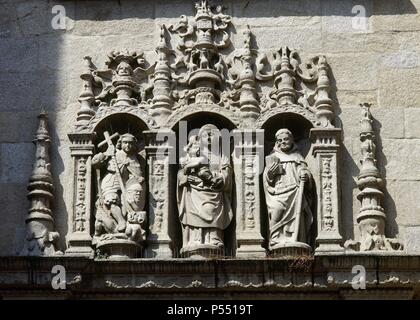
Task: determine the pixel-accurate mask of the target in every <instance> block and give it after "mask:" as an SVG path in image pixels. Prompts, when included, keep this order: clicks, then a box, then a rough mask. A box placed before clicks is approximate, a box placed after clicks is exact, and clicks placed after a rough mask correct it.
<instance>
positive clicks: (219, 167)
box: [177, 156, 233, 230]
mask: <svg viewBox="0 0 420 320" xmlns="http://www.w3.org/2000/svg"><path fill="white" fill-rule="evenodd" d="M181 166H182V165H181ZM197 171H199V170H194V171H192V172H190V173H186V172H185V170H184V169H183V168H181V169H180V170H179V172H178V182H177V185H178V189H177V200H178V211H179V218H180V221H181V223H182V224H183V225H184V226H187V227H193V228H202V229H217V230H224V229H226V228H227V227H228V226H229V224H230V222H231V221H232V217H233V213H232V208H231V204H230V202H231V200H230V198H231V195H230V193H231V185H232V181H231V180H232V169H231V165H230V162H229V159H228V158H227V157H223V156H222V157H219V158H218V160H216V159H214V160H211V161H210V171H211V173H212V174H213V176H216V175H217V176H220V177H221V178H222V180H223V183H221V185H220V186H219V187H218V188H216V187H215V186H212V185H209V184H208V183H205V181H203V179H201V178H199V177H198V175H197ZM188 176H191V177H193V179H194V182H191V181H188Z"/></svg>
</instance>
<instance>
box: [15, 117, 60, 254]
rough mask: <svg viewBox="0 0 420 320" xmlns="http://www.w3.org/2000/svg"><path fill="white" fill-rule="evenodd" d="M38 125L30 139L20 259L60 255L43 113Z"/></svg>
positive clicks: (48, 139)
mask: <svg viewBox="0 0 420 320" xmlns="http://www.w3.org/2000/svg"><path fill="white" fill-rule="evenodd" d="M38 119H39V126H38V130H37V133H36V137H35V140H34V144H35V146H36V152H35V163H34V165H33V170H32V174H31V178H30V180H29V185H28V190H29V193H28V199H29V200H30V203H31V206H30V209H29V214H28V216H27V218H26V220H25V222H26V239H25V243H24V246H23V249H22V251H21V253H20V255H22V256H54V255H61V254H62V252H61V251H59V250H58V248H57V241H58V238H59V237H60V235H59V233H58V232H56V231H55V227H54V217H53V212H52V210H51V203H52V200H53V190H54V187H53V179H52V175H51V170H50V165H51V163H50V155H49V145H50V143H51V139H50V136H49V133H48V124H47V119H48V118H47V114H46V113H45V112H43V113H41V114H40V115H39V116H38Z"/></svg>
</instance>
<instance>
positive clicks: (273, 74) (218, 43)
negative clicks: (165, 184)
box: [76, 1, 333, 131]
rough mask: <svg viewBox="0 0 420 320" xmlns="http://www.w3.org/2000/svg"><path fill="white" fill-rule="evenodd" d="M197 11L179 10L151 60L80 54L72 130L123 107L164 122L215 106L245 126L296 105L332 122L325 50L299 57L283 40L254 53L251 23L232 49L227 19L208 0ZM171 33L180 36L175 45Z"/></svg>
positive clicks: (132, 54)
mask: <svg viewBox="0 0 420 320" xmlns="http://www.w3.org/2000/svg"><path fill="white" fill-rule="evenodd" d="M196 9H197V11H196V15H195V16H194V17H187V16H181V18H180V21H179V22H178V23H177V24H175V25H170V26H169V27H168V28H166V26H164V25H162V26H161V30H160V41H159V43H158V44H157V46H156V61H155V62H148V61H146V59H145V58H144V54H143V53H142V52H141V51H140V50H127V49H122V50H114V51H112V52H110V53H109V54H108V60H107V62H106V68H105V69H103V70H100V69H98V68H97V67H96V66H95V65H94V64H93V63H92V61H91V58H90V57H85V65H84V71H83V73H82V75H81V78H82V80H83V86H82V92H81V94H80V96H79V101H80V104H81V107H80V110H79V112H78V118H77V120H78V121H77V124H76V129H77V130H82V131H83V130H88V131H89V130H92V129H93V123H97V122H98V121H99V119H102V118H103V117H105V116H107V115H108V114H111V113H113V112H127V108H128V109H130V112H131V113H134V114H138V115H139V116H141V118H142V119H145V121H146V122H148V124H150V125H151V126H153V125H155V126H156V124H157V126H166V123H167V119H168V117H170V115H171V114H173V113H174V111H175V110H177V109H183V108H188V107H189V106H190V105H191V104H201V105H211V104H213V105H214V104H218V105H219V106H220V107H222V108H223V109H227V110H230V111H233V112H235V113H238V114H240V117H241V122H243V123H247V124H249V121H251V122H250V123H253V122H254V121H256V120H257V119H258V118H260V117H261V116H262V115H263V114H264V113H265V112H267V111H269V110H270V109H272V108H276V107H280V109H281V108H285V107H289V108H290V107H291V106H293V110H291V111H292V112H294V110H300V112H299V113H300V114H302V115H303V116H304V117H306V118H312V117H315V118H316V119H317V121H314V120H312V119H310V121H312V122H313V123H315V125H316V126H323V127H331V126H332V121H333V101H332V100H331V99H330V97H329V90H330V81H329V76H328V69H329V67H328V64H327V62H326V58H325V57H324V56H315V57H312V58H310V59H309V60H307V61H306V62H302V61H301V58H300V56H299V54H298V52H297V51H296V50H292V49H290V48H288V47H286V46H282V47H280V48H279V49H278V50H275V51H272V52H257V50H256V49H253V48H252V47H253V45H252V43H253V38H252V33H251V30H250V29H249V27H248V26H247V27H246V28H245V29H244V30H243V47H242V48H234V49H235V50H233V51H232V52H227V50H226V49H227V48H230V49H232V48H231V47H232V43H231V40H230V31H231V30H230V29H231V26H232V18H231V17H230V16H229V15H226V14H224V13H223V9H224V8H223V7H221V6H218V7H212V6H210V5H209V3H208V2H207V1H200V2H199V3H197V5H196ZM172 39H174V40H177V41H178V42H177V44H176V45H175V47H174V48H171V40H172ZM267 81H272V82H273V88H272V89H271V90H269V92H267V93H264V94H263V93H259V92H265V91H261V86H265V85H266V82H267ZM109 110H114V111H109ZM138 110H142V111H141V112H140V111H138ZM311 115H313V116H312V117H311ZM89 123H91V125H89ZM259 123H261V121H260V122H259Z"/></svg>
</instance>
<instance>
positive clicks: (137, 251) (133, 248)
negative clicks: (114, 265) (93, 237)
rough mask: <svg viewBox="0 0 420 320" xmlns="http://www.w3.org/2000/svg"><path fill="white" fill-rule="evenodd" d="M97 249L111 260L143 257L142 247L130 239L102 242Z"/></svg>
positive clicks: (97, 245)
mask: <svg viewBox="0 0 420 320" xmlns="http://www.w3.org/2000/svg"><path fill="white" fill-rule="evenodd" d="M122 236H124V234H122ZM96 249H98V250H100V252H101V253H102V254H104V255H106V258H107V259H109V260H120V259H130V258H138V257H140V255H141V246H140V245H139V244H138V243H137V242H135V241H132V240H129V239H110V240H102V241H99V242H98V243H97V244H96Z"/></svg>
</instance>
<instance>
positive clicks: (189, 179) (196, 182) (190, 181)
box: [187, 175, 201, 184]
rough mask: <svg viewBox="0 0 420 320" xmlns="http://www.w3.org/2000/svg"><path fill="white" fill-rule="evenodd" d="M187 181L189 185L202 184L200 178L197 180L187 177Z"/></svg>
mask: <svg viewBox="0 0 420 320" xmlns="http://www.w3.org/2000/svg"><path fill="white" fill-rule="evenodd" d="M187 181H188V183H191V184H199V183H200V182H201V179H199V178H197V177H194V176H191V175H189V176H188V177H187Z"/></svg>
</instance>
